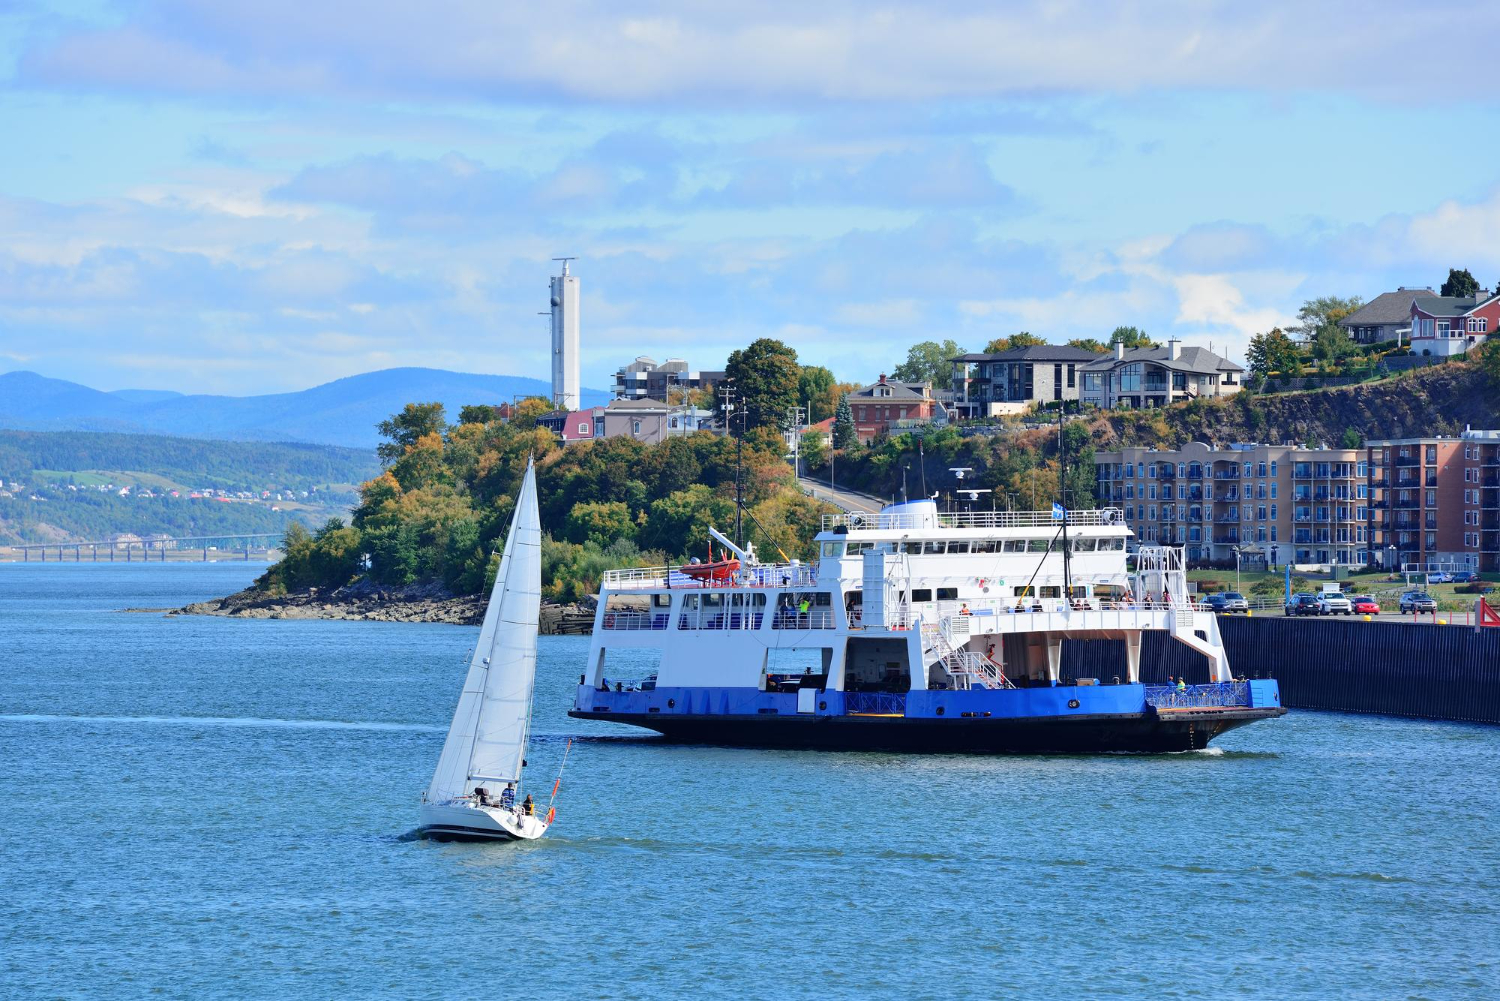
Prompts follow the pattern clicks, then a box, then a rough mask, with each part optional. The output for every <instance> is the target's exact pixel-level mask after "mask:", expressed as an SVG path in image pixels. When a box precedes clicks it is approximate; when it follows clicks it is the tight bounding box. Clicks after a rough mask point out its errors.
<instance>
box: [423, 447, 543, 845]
mask: <svg viewBox="0 0 1500 1001" xmlns="http://www.w3.org/2000/svg"><path fill="white" fill-rule="evenodd" d="M541 546H542V530H541V524H540V522H539V520H538V517H537V500H536V467H535V463H534V462H528V463H527V464H526V477H525V479H524V480H523V481H522V483H521V495H520V497H519V498H518V499H517V501H516V510H515V514H514V515H513V516H512V517H511V522H510V534H509V535H508V536H507V537H506V540H505V551H504V554H503V555H502V556H501V558H500V570H499V572H498V573H497V574H496V575H495V587H494V589H493V590H492V591H491V592H490V600H489V604H488V605H487V606H486V607H485V610H484V622H483V625H482V626H481V627H480V630H479V642H478V643H476V644H475V646H474V655H473V658H472V659H471V660H470V663H469V673H468V675H467V677H466V678H465V679H464V687H463V692H462V693H461V694H460V695H459V697H458V708H457V710H456V711H455V712H454V713H453V725H452V726H450V727H449V728H448V738H447V740H445V741H444V742H443V753H442V755H441V756H440V757H439V758H438V764H437V770H436V771H435V772H434V773H433V776H432V782H431V784H430V785H428V787H427V790H426V792H425V793H423V795H422V806H421V830H422V833H423V834H425V835H427V836H428V837H432V838H437V839H454V840H486V839H491V840H531V839H534V838H539V837H541V836H542V835H543V834H545V833H546V831H547V828H548V826H550V825H551V823H552V819H553V816H554V815H555V811H554V810H552V809H551V808H550V807H549V808H548V810H547V814H546V816H538V815H537V813H538V809H537V808H536V807H533V806H531V805H530V803H529V802H526V803H524V804H523V801H522V800H521V798H520V797H521V772H522V769H523V768H524V767H525V765H526V747H527V742H528V738H529V731H530V728H531V698H532V690H533V689H534V688H535V686H536V636H537V616H538V613H539V612H540V610H541V601H542V554H541ZM528 800H529V798H528Z"/></svg>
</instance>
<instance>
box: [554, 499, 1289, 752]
mask: <svg viewBox="0 0 1500 1001" xmlns="http://www.w3.org/2000/svg"><path fill="white" fill-rule="evenodd" d="M1066 520H1067V525H1066V532H1064V531H1062V527H1063V526H1062V525H1061V524H1060V522H1059V520H1057V519H1056V516H1055V515H1054V513H1052V512H978V513H968V512H965V513H943V512H940V511H939V510H938V507H937V505H936V504H935V503H934V502H933V501H926V500H923V501H914V502H909V503H903V504H893V505H890V506H888V507H886V508H885V509H883V510H882V511H880V512H879V513H878V514H874V513H872V514H859V513H852V514H846V515H831V516H826V517H825V518H824V522H823V531H822V532H821V533H820V534H819V535H818V536H817V543H818V547H819V552H820V554H821V555H820V558H819V559H818V561H817V562H816V563H811V564H804V563H799V562H796V561H791V562H786V563H775V564H763V563H758V562H757V561H756V560H755V557H754V554H753V552H749V551H744V550H740V549H737V548H735V547H733V546H732V545H729V544H728V540H727V539H724V538H723V537H722V536H716V537H718V538H719V539H720V540H721V541H722V542H724V543H725V544H726V545H727V546H728V548H730V549H731V550H732V551H734V552H735V554H736V555H737V556H738V557H739V558H740V567H739V569H738V570H737V572H735V573H734V574H733V576H732V577H729V578H728V579H724V580H710V581H700V580H696V579H694V578H693V577H690V576H689V575H688V574H686V573H684V572H683V568H682V567H656V568H649V569H630V570H617V571H610V572H608V573H606V575H605V578H604V581H603V584H602V587H601V590H600V594H599V601H598V607H597V611H596V613H595V620H594V632H593V638H592V641H591V644H590V648H589V657H588V661H587V665H586V668H585V670H584V672H583V674H582V675H581V677H580V679H579V685H578V689H577V694H576V699H575V703H574V707H573V709H572V710H571V711H570V715H572V716H575V717H578V718H581V719H599V720H610V721H614V722H621V723H630V724H634V725H637V726H642V727H647V728H649V729H652V730H656V731H658V732H660V733H662V734H664V735H666V736H667V737H669V738H672V739H676V740H683V741H694V742H707V743H717V744H725V743H729V744H751V745H761V746H793V747H819V748H889V749H917V750H935V751H978V752H991V753H1002V752H1034V753H1068V752H1101V751H1179V750H1189V749H1196V748H1202V747H1205V746H1206V745H1207V744H1208V742H1209V741H1210V740H1211V739H1213V738H1214V737H1215V736H1217V735H1218V734H1221V733H1223V732H1225V731H1227V730H1230V729H1233V728H1235V727H1238V726H1243V725H1244V724H1246V723H1249V722H1252V721H1254V720H1258V719H1264V718H1268V717H1273V716H1279V715H1282V714H1283V713H1284V712H1285V710H1284V709H1283V708H1282V706H1281V701H1280V693H1279V690H1278V688H1277V684H1276V682H1275V681H1274V680H1243V679H1240V680H1236V679H1235V678H1234V676H1233V673H1232V671H1231V669H1230V665H1229V662H1228V658H1227V656H1226V654H1225V650H1224V645H1223V642H1222V639H1221V637H1220V634H1219V629H1218V625H1217V621H1216V619H1215V616H1214V614H1213V613H1212V612H1211V611H1209V610H1207V609H1206V608H1204V607H1202V606H1200V605H1198V604H1195V603H1194V602H1193V601H1192V600H1191V598H1190V597H1189V594H1188V592H1187V586H1186V577H1185V574H1184V568H1183V560H1182V551H1181V550H1180V549H1174V548H1168V547H1156V546H1141V547H1139V548H1138V549H1136V550H1135V552H1134V553H1133V554H1132V555H1133V559H1134V563H1135V566H1134V568H1130V567H1129V566H1128V564H1127V543H1128V540H1129V539H1130V536H1131V533H1130V531H1129V529H1127V528H1126V527H1125V524H1124V519H1123V518H1122V517H1121V514H1120V512H1119V511H1118V510H1116V509H1108V508H1107V509H1103V510H1096V511H1070V512H1067V514H1066ZM1064 537H1065V538H1066V547H1067V549H1066V554H1065V553H1064V548H1063V547H1064ZM1152 630H1156V631H1160V632H1163V633H1165V634H1167V635H1168V636H1169V637H1170V638H1171V639H1172V640H1174V641H1177V642H1180V643H1183V644H1185V645H1186V646H1187V647H1189V648H1191V649H1192V650H1194V651H1196V652H1197V653H1199V654H1202V656H1203V658H1204V660H1205V661H1206V664H1207V678H1206V679H1204V683H1201V684H1194V685H1190V686H1187V688H1186V689H1185V690H1179V689H1178V688H1176V687H1168V686H1160V685H1158V686H1147V685H1144V684H1142V683H1141V681H1140V678H1141V650H1142V635H1143V634H1144V633H1146V632H1148V631H1152ZM1095 639H1109V640H1119V641H1123V642H1121V643H1120V644H1119V645H1118V648H1119V649H1120V656H1119V658H1118V662H1117V663H1115V664H1114V665H1113V670H1107V671H1099V672H1097V673H1098V674H1099V675H1101V676H1100V677H1092V678H1073V677H1065V676H1064V674H1063V671H1062V665H1063V655H1062V645H1063V642H1064V641H1066V640H1095ZM641 649H654V650H657V651H659V657H660V659H659V662H658V663H657V665H656V667H655V669H654V671H651V672H649V673H648V674H647V675H646V676H643V677H627V676H626V674H627V673H628V672H629V670H630V668H629V667H627V666H626V665H627V664H628V663H630V662H632V661H634V662H639V659H640V657H639V655H636V656H635V657H628V656H627V657H621V656H620V654H621V653H622V652H624V651H630V650H641ZM786 651H798V652H800V654H799V655H800V658H801V659H802V661H803V665H804V666H803V667H802V668H801V669H800V670H791V671H788V670H785V669H779V668H778V664H779V663H780V662H781V661H783V660H785V659H787V658H786V657H785V654H784V652H786ZM612 655H613V657H614V659H613V660H612V659H611V658H612ZM1195 680H1198V679H1196V678H1195Z"/></svg>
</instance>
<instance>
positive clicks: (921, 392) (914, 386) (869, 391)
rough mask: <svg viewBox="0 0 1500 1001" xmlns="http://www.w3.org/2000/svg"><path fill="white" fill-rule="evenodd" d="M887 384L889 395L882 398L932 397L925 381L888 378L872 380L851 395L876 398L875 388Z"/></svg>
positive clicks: (926, 398)
mask: <svg viewBox="0 0 1500 1001" xmlns="http://www.w3.org/2000/svg"><path fill="white" fill-rule="evenodd" d="M877 386H886V387H888V388H889V389H890V391H891V393H890V395H889V396H882V397H880V399H882V400H930V399H932V397H931V396H930V395H929V394H928V393H927V392H926V391H925V390H926V387H927V383H925V382H897V381H896V380H895V379H887V380H886V381H885V382H872V383H870V384H869V385H868V386H865V387H864V388H863V389H856V390H855V391H854V392H852V393H850V394H849V395H850V396H863V397H869V398H870V399H874V398H875V388H876V387H877Z"/></svg>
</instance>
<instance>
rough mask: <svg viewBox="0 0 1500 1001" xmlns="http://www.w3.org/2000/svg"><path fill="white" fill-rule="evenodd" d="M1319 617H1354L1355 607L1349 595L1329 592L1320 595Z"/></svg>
mask: <svg viewBox="0 0 1500 1001" xmlns="http://www.w3.org/2000/svg"><path fill="white" fill-rule="evenodd" d="M1318 614H1319V615H1353V614H1354V605H1353V603H1351V602H1350V601H1349V596H1348V595H1347V594H1340V593H1338V592H1337V591H1328V592H1325V593H1323V594H1320V595H1318Z"/></svg>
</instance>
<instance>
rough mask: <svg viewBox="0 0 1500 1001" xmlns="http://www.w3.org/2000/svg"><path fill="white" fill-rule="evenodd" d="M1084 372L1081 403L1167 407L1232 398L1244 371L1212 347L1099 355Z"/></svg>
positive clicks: (1121, 349) (1174, 344)
mask: <svg viewBox="0 0 1500 1001" xmlns="http://www.w3.org/2000/svg"><path fill="white" fill-rule="evenodd" d="M1095 357H1096V358H1097V360H1096V361H1091V362H1089V363H1088V364H1087V365H1085V366H1083V367H1082V371H1081V372H1080V384H1081V387H1082V388H1081V391H1080V397H1079V398H1080V399H1082V400H1083V402H1085V403H1091V404H1093V405H1094V406H1098V407H1106V408H1110V407H1130V408H1132V409H1139V408H1141V407H1164V406H1166V405H1168V404H1170V403H1179V402H1181V401H1183V400H1191V399H1195V398H1197V397H1200V396H1231V395H1233V394H1235V393H1237V392H1239V391H1240V387H1241V386H1242V385H1243V383H1244V375H1245V369H1244V368H1243V367H1242V366H1240V365H1237V364H1235V363H1234V362H1232V361H1230V360H1229V359H1228V358H1224V357H1222V356H1221V355H1216V354H1214V353H1213V352H1212V351H1209V350H1208V349H1207V348H1196V347H1183V345H1182V342H1181V341H1177V340H1171V341H1168V342H1167V343H1166V346H1165V347H1158V348H1126V347H1125V346H1124V345H1123V344H1117V345H1115V350H1114V353H1113V354H1107V355H1103V356H1095Z"/></svg>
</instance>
